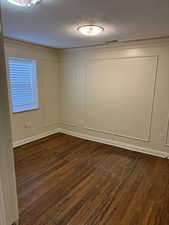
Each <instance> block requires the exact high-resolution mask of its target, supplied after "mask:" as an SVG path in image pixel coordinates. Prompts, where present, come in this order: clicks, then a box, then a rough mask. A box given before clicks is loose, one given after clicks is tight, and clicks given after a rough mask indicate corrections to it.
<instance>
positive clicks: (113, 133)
mask: <svg viewBox="0 0 169 225" xmlns="http://www.w3.org/2000/svg"><path fill="white" fill-rule="evenodd" d="M136 58H142V59H144V58H154V59H155V61H156V64H155V73H154V74H153V76H154V84H153V91H152V102H151V103H150V104H151V112H150V118H149V121H148V128H147V129H148V130H147V132H148V137H145V138H139V137H135V136H129V135H125V134H120V133H116V132H113V131H106V130H99V129H95V128H94V127H88V126H86V125H85V126H84V128H85V129H87V130H91V131H96V132H100V133H105V134H112V135H115V136H119V137H124V138H128V139H134V140H140V141H144V142H149V141H150V140H151V130H152V119H153V110H154V101H155V93H156V83H157V82H156V81H157V74H158V55H148V56H139V55H138V56H130V57H109V58H90V59H88V63H90V61H99V60H116V59H136ZM85 77H86V78H85V79H86V80H85V96H84V98H85V106H84V107H85V111H86V112H87V73H85ZM84 121H85V123H86V122H87V121H86V119H85V120H84Z"/></svg>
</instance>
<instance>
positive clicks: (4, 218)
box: [0, 179, 7, 225]
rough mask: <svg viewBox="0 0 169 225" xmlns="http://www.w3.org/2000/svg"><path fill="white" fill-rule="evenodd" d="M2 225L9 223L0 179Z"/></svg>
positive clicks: (0, 221)
mask: <svg viewBox="0 0 169 225" xmlns="http://www.w3.org/2000/svg"><path fill="white" fill-rule="evenodd" d="M0 209H1V210H0V225H5V224H7V221H6V214H5V205H4V199H3V191H2V184H1V179H0Z"/></svg>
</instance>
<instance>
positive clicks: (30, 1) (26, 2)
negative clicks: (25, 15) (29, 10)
mask: <svg viewBox="0 0 169 225" xmlns="http://www.w3.org/2000/svg"><path fill="white" fill-rule="evenodd" d="M40 1H41V0H8V2H9V3H11V4H14V5H17V6H21V7H31V6H32V5H35V4H36V3H38V2H40Z"/></svg>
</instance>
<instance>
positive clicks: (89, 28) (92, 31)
mask: <svg viewBox="0 0 169 225" xmlns="http://www.w3.org/2000/svg"><path fill="white" fill-rule="evenodd" d="M78 31H79V32H80V33H82V34H84V35H87V36H95V35H98V34H100V33H101V32H103V31H104V28H103V27H100V26H97V25H83V26H80V27H78Z"/></svg>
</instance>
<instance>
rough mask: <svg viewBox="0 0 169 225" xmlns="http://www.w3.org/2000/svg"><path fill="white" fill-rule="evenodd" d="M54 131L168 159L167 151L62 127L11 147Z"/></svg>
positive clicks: (19, 144) (15, 145) (19, 143)
mask: <svg viewBox="0 0 169 225" xmlns="http://www.w3.org/2000/svg"><path fill="white" fill-rule="evenodd" d="M56 133H63V134H67V135H71V136H74V137H79V138H82V139H86V140H90V141H96V142H98V143H103V144H107V145H111V146H116V147H119V148H123V149H127V150H130V151H134V152H140V153H144V154H148V155H153V156H157V157H161V158H168V159H169V153H167V152H162V151H157V150H155V149H151V148H145V147H140V146H137V145H132V144H126V143H124V142H120V141H113V140H109V139H105V138H99V137H95V136H92V135H88V134H83V133H79V132H74V131H70V130H67V129H62V128H57V129H55V130H52V131H48V132H45V133H41V134H39V135H36V136H33V137H31V138H27V139H24V140H21V141H17V142H14V144H13V147H14V148H16V147H19V146H21V145H24V144H28V143H30V142H33V141H37V140H39V139H41V138H44V137H47V136H50V135H52V134H56Z"/></svg>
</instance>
